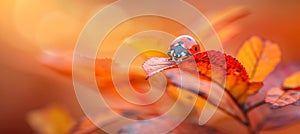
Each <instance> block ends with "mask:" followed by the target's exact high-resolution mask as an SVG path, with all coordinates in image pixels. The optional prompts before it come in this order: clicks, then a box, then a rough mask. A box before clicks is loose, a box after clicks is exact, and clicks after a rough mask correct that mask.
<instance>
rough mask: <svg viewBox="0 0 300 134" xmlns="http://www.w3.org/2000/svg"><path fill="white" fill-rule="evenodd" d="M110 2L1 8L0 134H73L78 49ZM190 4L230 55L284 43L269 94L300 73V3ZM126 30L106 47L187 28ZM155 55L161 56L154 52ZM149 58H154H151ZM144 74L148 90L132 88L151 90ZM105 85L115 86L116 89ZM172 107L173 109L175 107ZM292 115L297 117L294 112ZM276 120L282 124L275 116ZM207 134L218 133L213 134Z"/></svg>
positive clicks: (34, 0)
mask: <svg viewBox="0 0 300 134" xmlns="http://www.w3.org/2000/svg"><path fill="white" fill-rule="evenodd" d="M111 2H113V1H110V0H102V1H91V0H89V1H81V0H77V1H58V0H55V1H38V0H28V1H21V0H15V1H14V0H12V1H1V2H0V11H1V12H0V13H1V17H0V23H1V25H0V27H1V28H0V29H1V30H0V44H1V45H0V47H1V48H0V51H1V52H0V53H1V62H0V68H1V103H0V106H1V116H0V118H1V120H2V121H3V122H2V124H1V128H0V133H33V132H38V133H66V132H67V131H69V129H70V128H71V127H72V126H73V125H74V124H75V122H76V121H78V120H79V119H81V117H83V116H84V115H83V113H82V111H81V109H80V107H79V105H78V102H77V100H76V97H75V94H74V91H73V87H72V80H71V79H70V78H71V77H70V74H71V62H72V59H71V58H72V57H71V56H72V50H73V48H74V45H75V43H76V40H77V37H78V35H79V33H80V31H81V30H82V28H83V26H84V25H85V24H86V22H87V21H88V19H90V17H92V16H93V15H94V14H95V13H96V12H97V11H98V10H99V9H101V8H102V7H104V6H105V5H107V4H109V3H111ZM188 2H190V3H191V4H192V5H193V6H195V7H197V8H198V9H199V10H200V11H202V12H203V13H204V14H205V15H206V16H207V17H208V18H209V19H210V21H211V23H212V24H213V25H214V27H215V28H216V30H217V32H218V34H219V36H220V39H221V41H222V42H223V44H224V48H225V52H226V53H229V54H232V55H236V54H235V53H236V52H237V50H238V48H239V47H240V46H241V44H243V42H244V41H245V40H247V39H248V38H249V37H250V36H251V35H258V36H262V37H264V38H267V39H271V40H272V41H274V42H276V43H278V44H279V46H280V48H281V49H282V63H281V65H279V67H278V68H277V70H279V71H277V73H276V74H271V76H270V77H269V78H267V79H266V82H267V83H271V82H272V81H279V82H275V83H274V84H273V85H268V86H269V87H264V88H263V91H266V90H268V89H270V88H271V87H277V86H280V85H281V82H283V80H284V78H286V77H288V76H289V75H291V74H293V72H295V71H296V70H299V61H300V57H299V55H298V54H297V52H298V50H299V49H300V41H299V39H298V38H297V36H298V35H299V34H300V33H299V31H300V27H299V26H298V24H299V22H300V18H299V15H297V13H298V12H299V8H298V7H299V6H298V5H299V3H298V2H297V1H293V2H284V1H283V2H274V1H264V2H260V1H256V2H253V1H246V2H237V1H226V2H225V1H224V2H221V1H198V0H197V1H196V0H189V1H188ZM243 7H244V8H243ZM148 20H157V21H156V23H155V24H147V23H146V22H147V21H148ZM136 22H139V23H141V24H145V25H142V26H140V27H138V28H137V27H136V26H135V25H134V24H135V23H136ZM166 25H167V26H168V27H166ZM120 27H121V28H120V29H116V30H115V31H113V32H112V33H111V36H110V37H109V38H107V40H106V41H107V43H114V44H120V43H122V42H124V40H125V39H126V37H127V36H128V35H130V34H132V33H134V32H136V31H138V30H143V27H148V28H152V27H155V28H157V29H163V30H165V31H168V32H170V33H172V34H175V35H178V34H181V33H180V31H177V29H180V28H181V27H180V25H177V24H174V23H170V22H169V20H165V19H161V18H147V17H146V18H139V19H136V20H131V21H128V22H126V23H124V24H123V25H122V26H120ZM149 40H150V41H147V40H146V41H145V40H143V41H144V42H145V43H149V42H150V43H151V39H149ZM152 42H154V41H152ZM133 44H134V43H133ZM114 47H116V46H113V47H110V48H111V50H110V51H107V52H106V54H108V55H109V54H112V53H113V51H114V49H115V48H114ZM149 55H151V56H158V55H161V54H157V53H150V54H149ZM146 57H149V56H147V55H146ZM139 60H140V61H139ZM107 62H108V64H106V63H107ZM141 62H143V60H142V59H137V60H136V64H140V63H141ZM41 63H42V64H41ZM99 64H103V65H109V61H99ZM246 69H247V68H246ZM53 70H54V71H53ZM250 70H251V69H250ZM58 72H59V73H58ZM96 72H98V73H100V74H101V73H103V72H106V70H101V68H100V69H99V70H97V71H96ZM137 72H138V73H137V74H138V75H137V76H131V78H132V79H133V81H135V82H137V83H141V84H140V85H133V86H136V87H137V88H139V86H144V85H147V83H146V81H144V74H143V73H142V70H141V68H140V70H138V71H137ZM263 72H265V71H263ZM106 73H107V72H106ZM62 74H63V75H62ZM262 75H263V74H262ZM140 79H141V80H140ZM295 79H297V78H295ZM102 81H103V80H102ZM139 81H142V82H139ZM144 83H145V84H144ZM106 86H108V87H109V84H107V85H106ZM106 89H108V88H106ZM264 89H265V90H264ZM105 91H107V90H105ZM105 91H103V92H105ZM140 92H145V91H143V90H142V91H140ZM265 93H266V92H262V93H261V94H258V95H257V96H260V95H261V96H263V95H264V94H265ZM107 94H108V95H112V96H114V93H110V92H108V93H107ZM254 97H256V96H254ZM108 100H109V99H108ZM116 100H118V99H116ZM109 101H110V100H109ZM111 101H112V102H111V105H113V106H115V107H117V106H118V104H119V105H120V106H122V107H119V108H120V109H122V108H124V107H126V106H128V107H130V108H134V107H132V106H131V105H125V104H120V103H122V102H118V101H116V102H115V103H113V101H115V100H111ZM158 103H162V102H158ZM170 103H172V101H171V100H170ZM275 104H276V103H275ZM57 105H59V106H57ZM128 107H127V108H128ZM164 109H167V108H162V109H158V111H160V112H161V111H163V110H164ZM257 111H258V112H260V111H259V110H257ZM282 111H283V112H284V110H282ZM254 112H255V111H254ZM289 112H290V113H293V111H289ZM270 114H272V112H270ZM277 115H278V113H277ZM145 116H146V115H145ZM152 116H153V115H152ZM149 117H151V116H149ZM278 117H279V116H278ZM146 118H147V116H146ZM258 118H262V117H258ZM273 118H274V120H276V115H275V116H274V117H273ZM291 118H292V117H291ZM182 126H183V127H182ZM182 126H181V127H179V129H177V131H178V132H184V131H185V130H186V129H190V128H193V127H194V126H192V125H189V124H188V123H185V124H183V125H182ZM184 126H186V127H184ZM211 126H213V125H211ZM224 126H228V127H232V126H231V125H230V124H229V125H226V124H224ZM297 127H299V123H297V122H294V123H293V124H290V125H288V126H286V127H284V128H280V129H276V128H272V129H269V130H267V132H268V133H269V132H272V133H283V132H296V131H295V130H296V128H297ZM221 128H222V127H221ZM241 129H243V128H241ZM199 131H200V130H199ZM200 132H201V131H200ZM208 132H214V129H210V131H208Z"/></svg>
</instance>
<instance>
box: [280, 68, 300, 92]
mask: <svg viewBox="0 0 300 134" xmlns="http://www.w3.org/2000/svg"><path fill="white" fill-rule="evenodd" d="M283 87H284V88H288V89H290V88H298V87H300V71H299V72H296V73H294V74H292V75H291V76H290V77H288V78H287V79H285V81H284V82H283Z"/></svg>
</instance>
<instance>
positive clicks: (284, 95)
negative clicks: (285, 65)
mask: <svg viewBox="0 0 300 134" xmlns="http://www.w3.org/2000/svg"><path fill="white" fill-rule="evenodd" d="M299 78H300V73H299V72H297V73H294V74H293V75H291V76H289V77H288V78H287V79H286V80H285V81H284V82H283V85H282V87H277V88H272V89H270V90H269V91H268V92H267V95H266V98H265V102H267V103H270V104H272V107H273V108H278V107H283V106H287V105H290V104H296V105H298V103H296V102H298V101H299V100H300V90H299V89H300V79H299Z"/></svg>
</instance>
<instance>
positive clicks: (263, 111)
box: [248, 104, 300, 132]
mask: <svg viewBox="0 0 300 134" xmlns="http://www.w3.org/2000/svg"><path fill="white" fill-rule="evenodd" d="M299 110H300V107H298V106H293V105H288V106H285V107H282V108H276V109H274V108H271V107H270V106H269V105H268V104H263V105H261V106H259V107H256V108H254V109H253V110H251V111H249V113H248V116H249V119H250V121H251V126H252V129H254V131H255V132H260V131H262V130H273V131H276V130H277V129H282V127H284V126H288V125H290V124H291V123H294V122H296V121H299V119H300V113H299Z"/></svg>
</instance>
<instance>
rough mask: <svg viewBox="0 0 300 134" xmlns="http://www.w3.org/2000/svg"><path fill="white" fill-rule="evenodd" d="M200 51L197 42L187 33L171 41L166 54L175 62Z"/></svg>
mask: <svg viewBox="0 0 300 134" xmlns="http://www.w3.org/2000/svg"><path fill="white" fill-rule="evenodd" d="M198 52H200V45H199V43H198V42H197V41H196V40H195V39H194V38H193V37H191V36H189V35H181V36H179V37H177V38H176V39H175V40H173V41H172V43H171V45H170V48H169V52H168V55H169V57H170V60H173V61H175V62H176V63H178V62H181V61H182V60H184V59H186V58H188V57H190V56H192V55H193V54H195V53H198Z"/></svg>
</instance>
